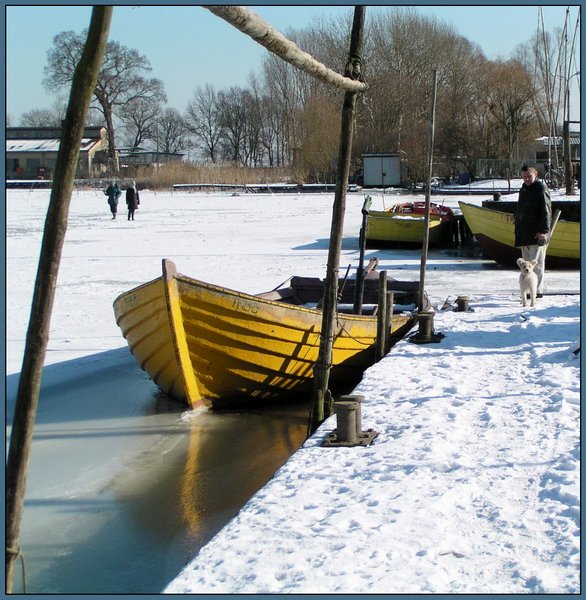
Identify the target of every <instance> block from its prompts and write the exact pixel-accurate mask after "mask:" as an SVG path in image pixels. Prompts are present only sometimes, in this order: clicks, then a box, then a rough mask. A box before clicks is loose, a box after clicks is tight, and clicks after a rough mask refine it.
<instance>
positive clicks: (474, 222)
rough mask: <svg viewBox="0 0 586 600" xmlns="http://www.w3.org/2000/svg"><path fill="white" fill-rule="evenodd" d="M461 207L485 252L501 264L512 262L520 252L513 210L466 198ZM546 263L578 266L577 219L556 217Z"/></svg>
mask: <svg viewBox="0 0 586 600" xmlns="http://www.w3.org/2000/svg"><path fill="white" fill-rule="evenodd" d="M459 204H460V209H461V210H462V214H463V215H464V219H465V220H466V223H467V224H468V227H469V228H470V230H471V231H472V233H473V235H474V237H475V238H476V240H477V241H478V244H479V245H480V247H481V248H482V250H483V252H484V254H485V255H486V256H487V257H488V258H491V259H492V260H495V261H496V262H498V263H500V264H504V265H514V264H515V261H516V260H517V259H518V258H519V257H520V256H521V249H520V248H517V247H515V245H514V244H515V217H514V214H512V213H508V212H502V211H498V210H492V209H489V208H484V207H480V206H475V205H473V204H468V203H466V202H460V203H459ZM545 266H546V268H549V269H579V268H580V223H578V222H571V221H562V220H561V219H560V220H559V221H558V223H557V226H556V228H555V231H554V233H553V236H552V238H551V241H550V243H549V245H548V248H547V254H546V258H545Z"/></svg>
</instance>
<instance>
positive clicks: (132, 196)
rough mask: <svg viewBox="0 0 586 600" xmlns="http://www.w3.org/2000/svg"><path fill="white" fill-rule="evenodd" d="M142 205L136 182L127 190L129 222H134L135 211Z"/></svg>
mask: <svg viewBox="0 0 586 600" xmlns="http://www.w3.org/2000/svg"><path fill="white" fill-rule="evenodd" d="M139 204H140V198H139V195H138V190H137V189H136V182H135V181H133V182H132V184H131V186H130V187H129V188H128V189H127V190H126V205H127V206H128V220H129V221H130V220H132V221H134V211H135V210H136V209H137V208H138V205H139Z"/></svg>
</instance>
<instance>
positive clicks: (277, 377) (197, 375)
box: [114, 273, 413, 406]
mask: <svg viewBox="0 0 586 600" xmlns="http://www.w3.org/2000/svg"><path fill="white" fill-rule="evenodd" d="M169 286H170V287H171V288H173V289H171V290H170V291H168V290H167V288H168V287H169ZM114 313H115V316H116V321H117V323H118V325H119V326H120V328H121V330H122V333H123V335H124V337H125V338H126V340H127V342H128V344H129V347H130V349H131V351H132V353H133V354H134V356H135V357H136V359H137V361H138V363H139V364H140V366H141V367H142V368H143V369H144V370H145V371H146V372H147V373H148V374H149V376H150V377H151V378H152V379H153V381H154V382H155V383H156V384H157V385H158V386H159V387H160V388H161V389H162V390H163V391H164V392H165V393H167V394H169V395H170V396H172V397H174V398H177V399H179V400H183V401H185V402H187V404H189V405H190V406H197V405H198V404H202V403H204V404H210V403H212V404H225V403H232V404H233V403H234V401H236V400H238V399H240V400H242V399H246V398H248V399H255V400H274V399H277V398H281V397H283V396H284V395H287V394H290V393H295V394H299V393H306V392H309V391H311V389H312V381H313V379H312V378H313V367H314V365H315V363H316V361H317V358H318V354H319V345H320V334H321V322H322V313H321V311H320V310H317V309H311V308H304V307H301V306H295V305H291V304H286V303H282V302H276V301H272V300H267V299H265V298H260V297H257V296H252V295H249V294H244V293H241V292H237V291H234V290H230V289H227V288H223V287H220V286H215V285H212V284H209V283H205V282H202V281H198V280H196V279H192V278H189V277H186V276H184V275H181V274H178V273H173V275H172V276H171V277H165V276H163V277H162V278H159V279H156V280H153V281H151V282H149V283H147V284H145V285H143V286H140V287H138V288H135V289H133V290H130V291H129V292H126V293H124V294H122V295H121V296H119V297H118V298H117V299H116V300H115V302H114ZM412 325H413V317H412V316H411V315H410V314H397V315H393V317H392V321H391V336H392V337H394V338H395V341H396V340H397V339H400V338H401V337H403V336H404V335H405V334H406V332H407V331H408V330H409V329H410V328H411V327H412ZM376 329H377V320H376V317H371V316H362V315H345V314H340V313H339V314H338V316H337V325H336V337H335V341H334V346H333V356H332V369H331V372H330V382H331V386H332V387H335V386H336V385H342V384H343V383H344V382H346V381H348V380H350V379H352V378H355V377H357V376H359V375H360V374H361V373H362V371H364V369H365V368H366V367H368V366H369V365H371V364H373V363H374V359H375V342H376ZM181 346H182V347H181Z"/></svg>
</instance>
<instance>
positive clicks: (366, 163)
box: [362, 153, 401, 187]
mask: <svg viewBox="0 0 586 600" xmlns="http://www.w3.org/2000/svg"><path fill="white" fill-rule="evenodd" d="M362 172H363V177H364V180H363V185H364V187H387V186H399V185H401V158H400V156H399V154H398V153H394V154H393V153H384V154H383V153H381V154H363V155H362Z"/></svg>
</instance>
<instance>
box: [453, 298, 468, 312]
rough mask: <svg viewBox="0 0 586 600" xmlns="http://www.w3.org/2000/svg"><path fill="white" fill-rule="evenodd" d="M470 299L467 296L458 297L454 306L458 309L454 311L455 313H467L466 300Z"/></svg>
mask: <svg viewBox="0 0 586 600" xmlns="http://www.w3.org/2000/svg"><path fill="white" fill-rule="evenodd" d="M469 299H470V298H469V297H468V296H458V297H457V298H456V304H457V305H458V308H457V309H456V310H457V312H467V311H468V300H469Z"/></svg>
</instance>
